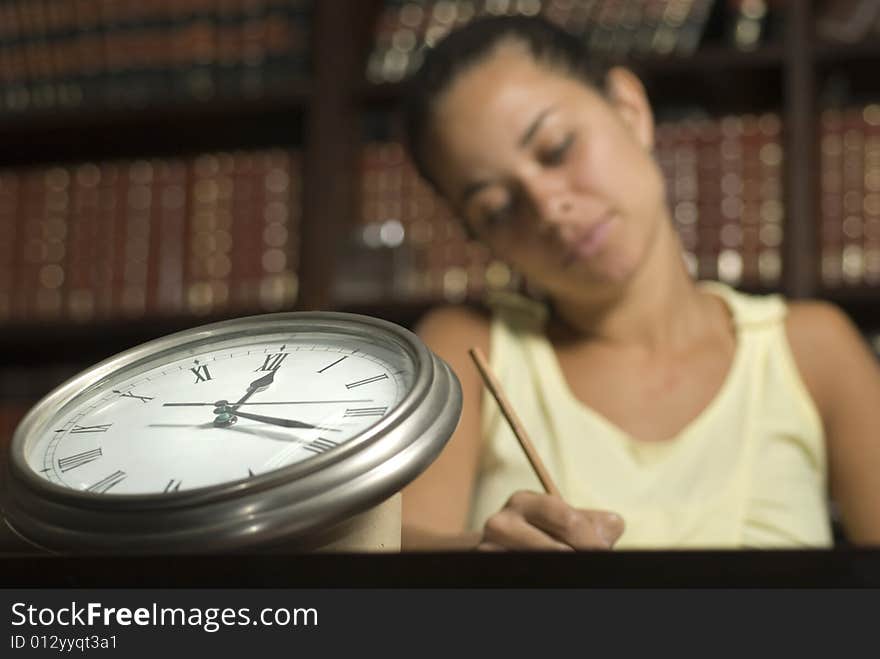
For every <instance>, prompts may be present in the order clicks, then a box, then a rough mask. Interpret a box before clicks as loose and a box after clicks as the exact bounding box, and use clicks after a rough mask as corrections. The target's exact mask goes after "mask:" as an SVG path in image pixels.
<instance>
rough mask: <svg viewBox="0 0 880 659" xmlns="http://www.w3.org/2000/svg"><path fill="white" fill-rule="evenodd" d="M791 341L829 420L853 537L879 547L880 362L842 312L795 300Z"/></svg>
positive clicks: (833, 465)
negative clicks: (879, 363)
mask: <svg viewBox="0 0 880 659" xmlns="http://www.w3.org/2000/svg"><path fill="white" fill-rule="evenodd" d="M786 329H787V331H788V337H789V342H790V344H791V347H792V351H793V353H794V356H795V361H796V362H797V365H798V368H799V369H800V372H801V374H802V376H803V378H804V381H805V383H806V385H807V388H808V389H809V390H810V393H811V394H812V395H813V398H814V400H815V401H816V405H817V407H818V408H819V413H820V414H821V416H822V420H823V422H824V424H825V432H826V436H827V439H826V442H827V448H828V458H829V470H830V482H831V495H832V497H833V499H834V501H835V502H836V504H837V505H838V507H839V510H840V514H841V521H842V523H843V527H844V529H845V530H846V534H847V537H848V539H849V540H850V541H851V542H853V543H856V544H880V365H878V361H877V358H876V357H875V355H874V354H873V353H872V352H871V350H870V348H869V347H868V345H867V343H866V342H865V340H864V339H863V338H862V336H861V335H860V334H859V331H858V330H857V329H856V327H855V326H854V325H853V323H852V322H851V321H850V320H849V318H848V317H847V316H846V314H844V313H843V312H842V311H840V310H839V309H837V308H836V307H835V306H833V305H831V304H827V303H822V302H807V303H796V304H792V305H791V312H790V314H789V317H788V320H787V327H786Z"/></svg>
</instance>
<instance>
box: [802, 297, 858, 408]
mask: <svg viewBox="0 0 880 659" xmlns="http://www.w3.org/2000/svg"><path fill="white" fill-rule="evenodd" d="M785 328H786V334H787V336H788V341H789V345H790V346H791V351H792V354H793V356H794V359H795V362H796V364H797V367H798V370H799V371H800V373H801V375H802V377H803V378H804V381H805V382H806V384H807V387H808V388H809V389H810V393H812V394H813V396H814V398H815V399H816V401H817V402H818V403H819V404H820V407H821V406H822V403H823V402H824V401H826V400H827V399H828V397H829V395H834V391H835V390H837V389H838V385H839V384H840V383H841V382H843V381H845V380H848V379H850V378H853V377H856V378H859V377H863V373H862V370H863V369H862V368H861V367H860V368H857V369H856V372H855V373H853V372H852V371H848V370H847V369H842V368H841V366H842V364H845V363H853V362H855V363H859V362H863V361H865V360H868V361H869V362H870V361H873V359H872V357H873V355H871V352H870V350H869V348H868V346H867V343H866V341H865V340H864V338H863V337H862V336H861V334H860V332H859V330H858V328H857V327H856V325H855V323H853V321H852V320H851V319H850V318H849V316H848V315H847V314H846V312H844V311H843V310H842V309H840V308H839V307H838V306H836V305H834V304H832V303H830V302H826V301H822V300H804V301H798V302H790V303H789V305H788V314H787V316H786V322H785Z"/></svg>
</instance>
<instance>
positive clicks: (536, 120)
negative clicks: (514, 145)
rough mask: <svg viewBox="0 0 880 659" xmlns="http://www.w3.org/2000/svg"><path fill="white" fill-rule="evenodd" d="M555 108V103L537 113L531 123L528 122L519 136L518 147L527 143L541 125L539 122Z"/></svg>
mask: <svg viewBox="0 0 880 659" xmlns="http://www.w3.org/2000/svg"><path fill="white" fill-rule="evenodd" d="M555 110H556V106H555V105H551V106H550V107H549V108H545V109H543V110H541V112H539V113H538V116H537V117H535V118H534V120H533V121H532V123H530V124H529V127H528V128H526V131H525V132H524V133H523V134H522V137H520V138H519V147H520V148H524V147H526V146H528V145H529V142H530V141H531V140H532V138H533V137H534V136H535V133H537V132H538V129H539V128H540V127H541V123H542V122H543V121H544V119H546V118H547V116H548V115H549V114H551V113H552V112H553V111H555Z"/></svg>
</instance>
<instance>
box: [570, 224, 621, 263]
mask: <svg viewBox="0 0 880 659" xmlns="http://www.w3.org/2000/svg"><path fill="white" fill-rule="evenodd" d="M613 222H614V215H613V214H612V213H610V212H609V213H606V214H605V215H603V216H602V217H601V218H600V219H599V221H598V222H595V223H594V224H592V225H590V226H589V227H588V228H586V229H584V230H583V231H582V232H581V233H580V234H579V235H578V236H577V237H576V238H575V239H574V240H573V241H572V242H571V243H570V247H569V249H568V251H567V254H566V258H565V262H566V265H570V264H571V263H572V262H573V261H575V260H578V259H589V258H592V257H593V256H595V255H596V254H597V253H598V252H599V250H601V249H602V247H604V245H605V243H606V242H607V239H608V234H609V232H610V230H611V225H612V223H613Z"/></svg>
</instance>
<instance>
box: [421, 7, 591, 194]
mask: <svg viewBox="0 0 880 659" xmlns="http://www.w3.org/2000/svg"><path fill="white" fill-rule="evenodd" d="M505 42H509V43H514V44H519V45H522V46H524V47H525V48H526V49H527V50H528V52H529V53H530V54H531V55H532V57H533V58H534V60H535V61H536V62H540V63H542V64H547V65H549V66H551V67H554V68H556V69H558V70H560V71H563V72H565V73H569V74H571V75H574V76H576V77H578V78H580V79H582V80H584V81H585V82H587V83H589V84H591V85H593V86H594V87H596V88H597V89H603V88H604V86H605V76H606V74H607V72H608V66H607V64H606V63H604V62H601V61H599V60H598V59H597V58H596V57H595V55H593V54H591V53H589V51H588V49H587V47H586V46H585V44H584V43H583V41H582V40H581V39H579V38H578V37H576V36H574V35H573V34H571V33H569V32H567V31H566V30H564V29H562V28H560V27H557V26H556V25H554V24H553V23H550V22H549V21H546V20H544V19H542V18H534V17H527V16H485V17H481V18H477V19H475V20H473V21H471V22H470V23H468V24H467V25H465V26H463V27H461V28H459V29H456V30H453V31H452V32H451V33H449V34H448V35H447V36H446V37H445V38H444V39H443V40H441V41H440V42H439V43H438V44H437V45H436V46H435V47H434V48H431V49H428V50H427V51H426V53H425V58H424V60H423V61H422V64H421V66H420V67H419V69H418V71H416V73H415V74H414V75H412V76H411V77H410V78H409V79H408V81H407V94H406V99H405V101H404V138H405V143H406V148H407V151H408V152H409V156H410V158H411V159H412V161H413V163H414V164H415V167H416V169H417V170H418V172H419V174H420V175H421V176H422V177H423V178H424V179H425V180H427V181H428V182H429V183H431V184H432V185H434V186H435V187H436V182H435V181H434V180H433V179H432V177H431V174H430V171H429V168H428V167H427V158H426V154H425V152H424V138H425V130H426V128H427V126H428V124H429V123H430V121H431V113H432V111H433V107H434V103H435V102H436V100H437V98H438V97H439V96H440V95H441V94H442V93H443V92H444V91H445V90H446V89H447V88H448V87H449V86H450V84H451V83H452V82H454V81H455V79H456V78H457V77H458V75H459V74H460V73H462V72H464V71H465V70H466V69H468V68H470V67H472V66H474V65H475V64H478V63H480V62H481V61H482V60H483V59H485V58H486V57H487V56H488V55H489V54H491V53H492V52H493V51H494V50H495V48H496V47H497V46H498V45H499V44H501V43H505Z"/></svg>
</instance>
